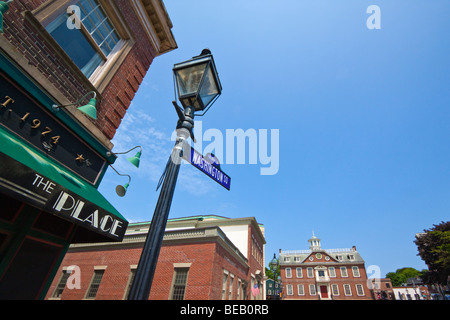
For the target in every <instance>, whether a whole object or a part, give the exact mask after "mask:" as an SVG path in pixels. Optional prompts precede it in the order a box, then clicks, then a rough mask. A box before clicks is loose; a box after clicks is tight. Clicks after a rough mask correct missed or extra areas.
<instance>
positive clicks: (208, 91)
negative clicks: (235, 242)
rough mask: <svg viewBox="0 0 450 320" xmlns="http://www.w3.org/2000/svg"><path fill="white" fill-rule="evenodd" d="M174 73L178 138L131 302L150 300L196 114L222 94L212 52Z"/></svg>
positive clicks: (138, 269)
mask: <svg viewBox="0 0 450 320" xmlns="http://www.w3.org/2000/svg"><path fill="white" fill-rule="evenodd" d="M173 72H174V79H175V83H176V86H177V89H178V99H179V100H180V102H181V104H182V106H183V108H181V107H179V106H178V105H177V103H176V102H175V101H173V105H174V107H175V110H176V112H177V114H178V118H179V119H178V123H177V127H176V129H177V130H176V131H177V139H176V142H175V146H174V147H173V149H172V153H171V155H170V159H169V161H167V165H166V168H165V170H164V172H165V173H164V182H163V185H162V187H161V191H160V194H159V198H158V202H157V204H156V208H155V211H154V213H153V219H152V221H151V224H150V229H149V231H148V234H147V238H146V240H145V243H144V248H143V249H142V253H141V258H140V260H139V264H138V267H137V270H136V274H135V277H134V280H133V284H132V286H131V288H130V294H129V297H128V299H129V300H147V299H148V297H149V294H150V290H151V286H152V281H153V276H154V274H155V269H156V264H157V262H158V257H159V252H160V249H161V246H162V241H163V238H164V233H165V229H166V224H167V218H168V216H169V211H170V206H171V203H172V198H173V194H174V191H175V185H176V182H177V177H178V172H179V170H180V163H181V157H182V155H183V154H182V153H183V149H184V147H185V144H186V143H185V141H186V140H187V139H188V138H189V137H192V140H194V141H195V139H194V134H193V128H194V113H195V112H201V114H196V115H199V116H202V115H204V114H205V113H206V111H208V109H209V108H210V107H211V105H212V104H213V103H214V102H215V100H216V99H217V98H218V96H219V95H220V94H221V92H222V86H221V84H220V81H219V77H218V73H217V70H216V66H215V64H214V59H213V56H212V54H211V51H209V49H204V50H203V51H202V53H201V54H200V55H199V56H196V57H193V58H192V59H190V60H188V61H185V62H182V63H178V64H175V65H174V67H173Z"/></svg>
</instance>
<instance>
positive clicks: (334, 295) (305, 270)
mask: <svg viewBox="0 0 450 320" xmlns="http://www.w3.org/2000/svg"><path fill="white" fill-rule="evenodd" d="M309 242H310V250H303V251H284V252H283V251H281V250H280V257H279V261H280V262H279V263H280V271H281V279H282V283H283V299H286V300H371V299H372V294H371V291H370V290H369V288H368V286H367V274H366V269H365V266H364V260H362V258H361V256H360V255H359V253H358V252H357V251H356V248H355V247H353V248H351V249H332V250H323V249H321V247H320V240H319V239H318V238H316V237H313V238H311V239H310V240H309Z"/></svg>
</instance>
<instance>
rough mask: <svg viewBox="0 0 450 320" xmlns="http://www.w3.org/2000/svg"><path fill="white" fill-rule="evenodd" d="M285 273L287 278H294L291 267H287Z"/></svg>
mask: <svg viewBox="0 0 450 320" xmlns="http://www.w3.org/2000/svg"><path fill="white" fill-rule="evenodd" d="M285 275H286V278H292V269H291V268H290V267H287V268H286V269H285Z"/></svg>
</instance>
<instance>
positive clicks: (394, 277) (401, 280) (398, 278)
mask: <svg viewBox="0 0 450 320" xmlns="http://www.w3.org/2000/svg"><path fill="white" fill-rule="evenodd" d="M422 274H423V272H421V271H418V270H416V269H414V268H411V267H405V268H400V269H397V270H396V271H395V272H389V273H387V274H386V278H389V279H391V283H392V285H393V286H394V287H399V286H401V285H403V284H406V281H407V280H408V279H409V278H415V277H419V278H420V277H422Z"/></svg>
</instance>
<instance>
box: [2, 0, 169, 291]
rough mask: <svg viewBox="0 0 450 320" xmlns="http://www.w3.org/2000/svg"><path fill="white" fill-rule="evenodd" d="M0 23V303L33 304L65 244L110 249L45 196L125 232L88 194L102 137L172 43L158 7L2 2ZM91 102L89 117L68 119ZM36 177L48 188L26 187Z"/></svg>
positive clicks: (110, 1)
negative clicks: (66, 201) (18, 301)
mask: <svg viewBox="0 0 450 320" xmlns="http://www.w3.org/2000/svg"><path fill="white" fill-rule="evenodd" d="M6 9H7V10H6ZM4 10H6V11H5V12H3V11H4ZM77 10H78V13H77ZM2 17H3V21H2V22H3V31H4V32H0V61H1V63H0V82H1V83H0V91H1V92H0V93H1V99H2V101H1V102H0V104H1V105H2V107H1V109H2V114H1V116H0V148H1V150H0V157H1V159H2V160H1V163H2V165H0V176H1V177H0V178H1V180H2V181H3V183H2V184H1V185H0V199H1V205H2V210H1V212H0V299H43V298H44V297H45V295H46V293H47V290H48V288H49V286H50V284H51V282H52V281H53V277H54V275H55V274H56V271H57V270H58V267H59V264H60V262H61V261H62V259H63V257H64V255H65V253H66V251H67V249H68V247H69V245H70V244H73V243H80V242H82V243H84V242H88V241H114V240H116V241H120V240H121V239H122V236H123V233H122V234H120V235H119V234H116V235H115V236H117V237H116V238H115V239H114V238H111V237H109V236H108V233H107V232H105V230H101V228H98V227H97V226H93V225H92V224H91V225H86V224H84V222H83V221H84V220H83V219H84V218H83V219H78V218H76V219H74V217H73V216H71V215H70V214H67V212H64V213H63V212H62V211H63V210H61V207H59V208H57V209H56V207H55V203H56V202H57V201H59V199H61V198H58V196H57V194H59V195H62V194H64V196H62V197H66V198H65V199H67V197H70V198H71V199H73V201H81V202H82V203H83V206H84V204H85V203H88V202H90V203H91V205H92V206H93V207H92V208H94V207H95V209H93V211H94V212H96V213H98V214H99V215H102V216H103V217H109V218H111V219H113V220H114V223H116V225H117V226H118V225H119V224H123V226H125V225H126V224H128V222H127V221H126V218H125V217H123V216H122V215H121V214H120V213H119V212H118V211H117V210H116V209H115V208H114V207H113V206H112V205H111V204H109V203H108V201H107V200H106V199H104V197H103V195H101V194H100V193H99V192H98V190H97V188H98V186H99V184H100V183H101V180H102V177H103V175H104V173H105V171H106V169H107V168H108V165H109V164H111V163H112V162H113V161H114V159H115V157H116V156H115V155H113V154H111V153H110V151H111V149H112V148H113V144H112V143H111V139H112V138H113V137H114V135H115V133H116V129H117V128H118V127H119V125H120V123H121V121H122V118H123V117H124V115H125V113H126V112H127V109H128V108H129V106H130V103H131V100H132V99H133V98H134V96H135V94H136V92H137V90H138V89H139V86H140V85H141V83H142V81H143V79H144V76H145V75H146V73H147V70H148V69H149V67H150V65H151V63H152V62H153V59H154V58H155V57H157V56H159V55H161V54H164V53H166V52H168V51H170V50H173V49H175V48H176V47H177V44H176V42H175V39H174V37H173V35H172V32H171V28H172V22H171V21H170V18H169V16H168V14H167V12H166V10H165V6H164V3H163V1H162V0H133V1H129V0H90V1H89V2H87V1H81V0H80V1H76V0H17V1H13V2H10V3H8V4H7V5H6V4H5V3H4V2H3V1H2ZM73 21H75V22H76V25H75V26H74V25H70V23H71V22H73ZM73 26H74V27H73ZM72 27H73V28H72ZM94 96H95V98H96V103H95V109H96V116H95V114H94V113H93V112H88V113H89V114H88V115H86V114H85V113H83V111H80V110H78V107H80V106H82V105H85V104H87V103H88V102H89V101H90V99H92V98H93V97H94ZM6 105H8V108H6ZM55 105H56V106H59V108H55V107H54V106H55ZM150 107H151V106H150ZM6 110H8V111H6ZM91 111H92V110H91ZM5 114H6V115H7V116H5ZM95 118H96V119H95ZM94 119H95V120H94ZM41 121H42V123H41ZM41 124H42V125H41ZM50 132H53V133H52V134H49V133H50ZM53 134H54V135H53ZM22 154H27V156H26V157H24V156H21V155H22ZM88 154H89V159H88V156H87V155H88ZM36 159H38V160H36ZM37 178H39V179H41V180H39V181H41V182H43V181H45V182H43V185H45V186H51V187H50V188H47V187H45V188H46V189H43V187H42V186H43V185H41V186H40V187H39V186H38V184H40V182H39V183H37V184H36V185H35V184H34V183H33V181H35V180H34V179H37ZM64 178H65V179H64ZM78 178H79V180H78ZM75 180H76V181H77V183H74V182H73V181H75ZM30 181H31V182H30ZM6 182H7V183H6ZM40 193H45V194H44V195H39V194H40ZM75 198H76V199H77V200H75ZM57 199H58V200H57ZM81 202H80V203H81ZM84 209H86V207H84ZM80 210H81V211H82V208H81V207H80ZM81 211H79V212H78V213H81ZM91 212H92V211H91ZM99 219H102V218H99ZM36 223H38V226H39V225H40V224H41V226H40V229H39V228H36V227H35V224H36ZM76 225H78V226H77V227H76ZM91 227H93V228H91ZM42 229H43V230H42ZM123 229H125V228H123ZM62 230H64V231H65V233H64V234H62ZM115 236H114V237H115ZM30 248H32V249H30ZM108 250H112V249H111V248H108ZM130 254H131V255H132V253H130ZM137 256H139V254H138V253H136V254H134V257H137ZM91 258H92V259H93V260H92V261H95V263H96V264H97V263H102V262H101V259H99V260H98V259H97V260H96V257H95V256H92V257H91ZM130 259H132V257H130ZM86 263H87V262H86V261H85V260H83V259H82V260H80V265H81V267H82V269H80V270H83V272H80V279H81V280H83V281H88V283H89V281H90V280H91V277H92V274H91V275H89V272H87V271H86V270H89V268H88V267H87V265H86ZM30 266H32V267H31V268H30ZM78 268H79V267H78ZM114 268H116V265H114V264H112V265H110V266H109V269H107V270H106V272H107V274H109V273H110V270H111V269H112V270H113V271H114ZM21 270H26V271H23V272H21ZM77 270H78V269H77ZM77 270H75V271H77ZM75 271H74V272H75ZM95 271H97V274H98V275H101V274H102V272H103V271H105V270H103V271H102V269H101V266H100V269H98V270H95ZM115 274H116V272H113V273H112V275H113V276H112V278H110V279H111V280H110V281H111V282H110V283H109V284H108V280H106V281H105V283H106V284H105V286H106V290H105V291H104V293H103V294H104V295H105V299H108V298H110V297H112V296H111V293H113V292H114V290H113V288H114V287H115V286H117V285H118V284H121V285H122V284H123V281H125V284H126V281H127V279H128V275H126V276H125V275H124V276H123V277H122V278H120V277H116V276H115ZM117 275H119V273H117ZM83 285H84V282H83ZM102 290H103V288H102ZM74 292H75V291H74Z"/></svg>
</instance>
